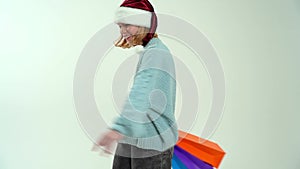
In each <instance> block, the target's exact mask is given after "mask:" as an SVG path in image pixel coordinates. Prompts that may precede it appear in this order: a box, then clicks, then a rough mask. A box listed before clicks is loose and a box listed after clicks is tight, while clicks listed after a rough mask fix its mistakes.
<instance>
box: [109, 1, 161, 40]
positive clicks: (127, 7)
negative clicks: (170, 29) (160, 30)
mask: <svg viewBox="0 0 300 169" xmlns="http://www.w3.org/2000/svg"><path fill="white" fill-rule="evenodd" d="M115 23H124V24H131V25H136V26H142V27H147V28H149V29H150V32H149V33H148V35H147V36H146V37H145V38H144V40H143V41H144V45H145V44H147V43H148V41H149V40H150V39H151V38H152V37H153V35H154V33H155V31H156V28H157V17H156V14H155V12H154V8H153V6H152V5H151V3H150V2H149V1H148V0H125V1H124V2H123V3H122V4H121V5H120V7H119V8H118V9H117V11H116V13H115Z"/></svg>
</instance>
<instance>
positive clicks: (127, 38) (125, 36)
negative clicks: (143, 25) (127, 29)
mask: <svg viewBox="0 0 300 169" xmlns="http://www.w3.org/2000/svg"><path fill="white" fill-rule="evenodd" d="M123 38H124V39H126V40H127V41H129V40H131V39H132V36H130V35H123Z"/></svg>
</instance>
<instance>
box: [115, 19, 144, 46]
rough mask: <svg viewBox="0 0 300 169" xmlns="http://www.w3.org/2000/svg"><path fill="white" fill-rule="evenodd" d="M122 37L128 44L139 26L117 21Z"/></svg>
mask: <svg viewBox="0 0 300 169" xmlns="http://www.w3.org/2000/svg"><path fill="white" fill-rule="evenodd" d="M118 25H119V27H120V33H121V35H122V37H123V38H124V39H125V40H126V41H127V42H128V43H129V44H130V43H131V42H132V40H133V37H134V35H136V34H137V33H138V30H139V27H138V26H135V25H129V24H124V23H118Z"/></svg>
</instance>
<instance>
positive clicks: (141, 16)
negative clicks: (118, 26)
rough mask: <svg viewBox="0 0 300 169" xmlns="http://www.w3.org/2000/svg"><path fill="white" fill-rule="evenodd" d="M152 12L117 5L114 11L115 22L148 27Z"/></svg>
mask: <svg viewBox="0 0 300 169" xmlns="http://www.w3.org/2000/svg"><path fill="white" fill-rule="evenodd" d="M151 16H152V13H151V12H149V11H145V10H142V9H137V8H131V7H122V6H121V7H119V8H118V9H117V10H116V13H115V23H124V24H130V25H136V26H142V27H146V28H150V26H151Z"/></svg>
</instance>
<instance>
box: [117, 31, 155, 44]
mask: <svg viewBox="0 0 300 169" xmlns="http://www.w3.org/2000/svg"><path fill="white" fill-rule="evenodd" d="M147 33H149V28H146V27H140V26H139V28H138V32H137V34H136V35H134V36H132V38H133V40H132V44H129V43H128V42H127V41H126V39H124V38H123V37H122V35H121V36H120V37H119V39H118V40H117V41H116V42H115V46H116V47H121V48H131V47H133V46H137V45H142V44H143V39H144V38H145V37H146V35H147ZM153 37H154V38H156V37H158V35H157V34H156V33H155V34H154V36H153Z"/></svg>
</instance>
